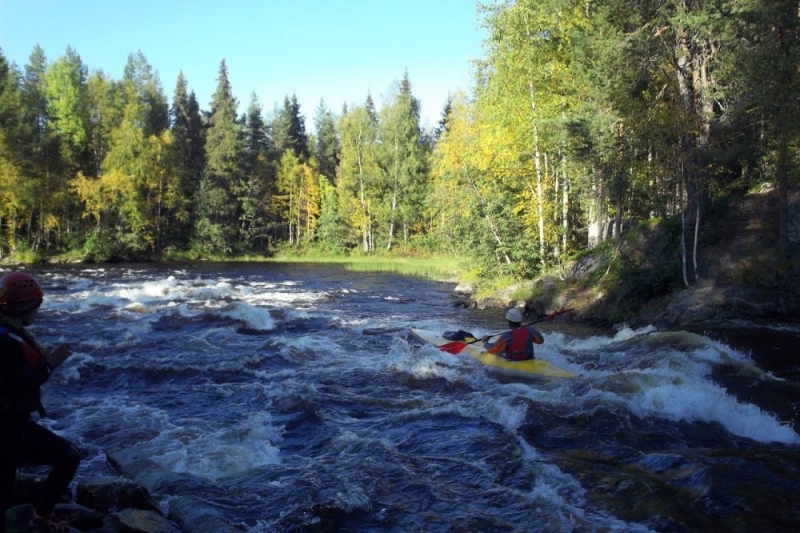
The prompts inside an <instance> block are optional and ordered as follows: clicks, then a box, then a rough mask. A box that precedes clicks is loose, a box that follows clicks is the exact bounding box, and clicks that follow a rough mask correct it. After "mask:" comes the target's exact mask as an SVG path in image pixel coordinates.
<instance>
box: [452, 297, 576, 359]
mask: <svg viewBox="0 0 800 533" xmlns="http://www.w3.org/2000/svg"><path fill="white" fill-rule="evenodd" d="M570 311H572V309H571V308H570V309H562V310H560V311H556V312H555V313H552V314H549V315H547V316H546V317H543V318H540V319H538V320H534V321H533V322H528V323H527V324H522V325H523V326H531V325H533V324H538V323H539V322H544V321H545V320H551V319H553V318H555V317H557V316H559V315H563V314H564V313H569V312H570ZM501 333H504V331H499V332H497V333H492V334H491V335H489V337H495V336H497V335H500V334H501ZM480 340H483V339H482V338H481V339H475V340H474V341H469V342H464V341H452V342H448V343H446V344H442V345H441V346H439V349H440V350H442V351H443V352H447V353H451V354H453V355H456V354H459V353H461V351H462V350H463V349H464V348H466V347H467V346H469V345H470V344H474V343H476V342H478V341H480Z"/></svg>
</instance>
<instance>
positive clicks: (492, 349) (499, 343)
mask: <svg viewBox="0 0 800 533" xmlns="http://www.w3.org/2000/svg"><path fill="white" fill-rule="evenodd" d="M510 337H511V332H509V331H506V332H504V333H501V334H500V335H498V336H497V340H495V341H494V342H492V341H490V340H489V338H490V337H488V336H485V337H484V338H483V347H484V348H485V349H486V351H487V352H489V353H493V354H495V355H497V354H499V353H502V352H503V351H505V349H506V345H507V344H508V343H509V342H510V341H511V339H510Z"/></svg>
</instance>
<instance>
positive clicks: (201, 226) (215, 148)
mask: <svg viewBox="0 0 800 533" xmlns="http://www.w3.org/2000/svg"><path fill="white" fill-rule="evenodd" d="M236 108H237V102H236V99H235V98H234V96H233V93H232V91H231V85H230V82H229V81H228V67H227V65H226V64H225V60H224V59H223V60H222V61H221V62H220V67H219V75H218V77H217V89H216V91H215V92H214V96H213V98H212V101H211V115H210V117H209V125H208V130H207V133H206V150H205V153H206V168H205V172H204V175H203V179H202V182H201V184H200V190H199V191H198V195H197V197H196V206H197V207H196V209H197V221H196V224H195V235H194V239H195V241H194V242H195V247H196V248H197V250H198V251H200V252H201V253H229V252H232V251H233V250H234V248H235V246H236V242H237V240H236V234H237V227H238V226H237V224H238V222H239V218H240V213H241V209H240V206H239V205H238V201H237V198H238V196H239V194H240V191H241V189H242V183H241V182H242V177H243V172H242V171H243V169H242V157H243V154H244V143H243V141H242V135H241V131H240V125H239V123H238V117H237V115H236Z"/></svg>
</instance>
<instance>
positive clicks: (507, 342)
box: [481, 308, 544, 361]
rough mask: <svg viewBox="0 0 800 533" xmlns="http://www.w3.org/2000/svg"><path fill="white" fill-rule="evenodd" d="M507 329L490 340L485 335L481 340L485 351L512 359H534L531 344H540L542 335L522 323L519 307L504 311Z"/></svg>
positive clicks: (542, 340)
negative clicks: (492, 340)
mask: <svg viewBox="0 0 800 533" xmlns="http://www.w3.org/2000/svg"><path fill="white" fill-rule="evenodd" d="M506 320H508V327H509V328H510V330H509V331H505V332H503V333H501V334H500V335H498V336H497V338H496V340H495V341H494V342H491V341H490V340H489V339H490V338H491V337H490V336H489V335H485V336H484V337H483V338H482V339H481V340H482V341H483V347H484V348H486V351H488V352H489V353H493V354H495V355H499V356H500V357H505V358H506V359H510V360H512V361H524V360H526V359H534V356H533V344H534V343H536V344H542V343H543V342H544V337H542V334H541V333H539V332H538V331H536V330H535V329H533V328H532V327H528V326H523V325H522V313H521V312H520V310H519V309H516V308H512V309H509V310H508V311H507V312H506Z"/></svg>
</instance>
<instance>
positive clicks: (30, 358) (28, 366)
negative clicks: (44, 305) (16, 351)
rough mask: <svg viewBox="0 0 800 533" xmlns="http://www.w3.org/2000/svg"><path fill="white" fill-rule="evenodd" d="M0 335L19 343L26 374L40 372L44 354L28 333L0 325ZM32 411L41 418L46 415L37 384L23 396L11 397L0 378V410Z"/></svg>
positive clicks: (9, 412)
mask: <svg viewBox="0 0 800 533" xmlns="http://www.w3.org/2000/svg"><path fill="white" fill-rule="evenodd" d="M0 335H5V336H7V337H8V338H10V339H12V340H14V341H16V342H17V343H19V347H20V351H21V352H22V355H23V356H24V359H25V370H24V372H25V373H26V374H27V373H30V374H39V373H40V372H42V370H41V368H42V366H45V365H46V362H45V359H44V354H42V352H41V350H40V349H39V347H38V346H37V344H36V342H35V341H33V340H32V339H31V338H30V337H29V335H27V334H25V333H22V332H19V331H16V332H15V331H13V330H11V329H9V328H8V327H6V326H3V325H0ZM0 356H2V355H0ZM34 411H36V412H38V413H39V416H40V417H42V418H44V417H45V416H47V413H46V412H45V410H44V406H43V405H42V401H41V390H40V388H39V387H38V386H37V387H36V388H35V390H31V392H30V394H28V395H26V396H25V397H23V398H19V397H17V398H13V397H11V394H10V393H9V390H8V387H7V385H6V384H5V383H3V382H2V381H1V380H0V412H2V413H4V414H14V415H22V414H24V415H28V414H30V413H32V412H34Z"/></svg>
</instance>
